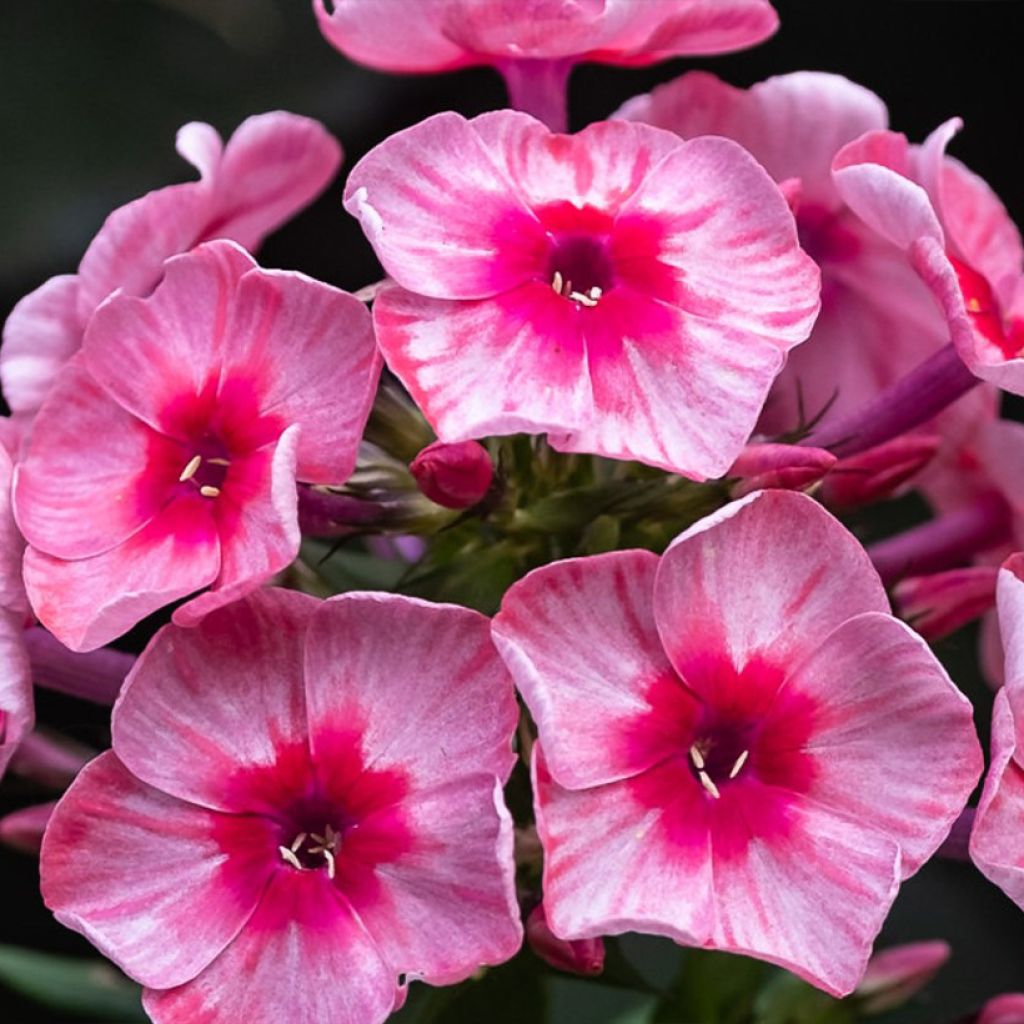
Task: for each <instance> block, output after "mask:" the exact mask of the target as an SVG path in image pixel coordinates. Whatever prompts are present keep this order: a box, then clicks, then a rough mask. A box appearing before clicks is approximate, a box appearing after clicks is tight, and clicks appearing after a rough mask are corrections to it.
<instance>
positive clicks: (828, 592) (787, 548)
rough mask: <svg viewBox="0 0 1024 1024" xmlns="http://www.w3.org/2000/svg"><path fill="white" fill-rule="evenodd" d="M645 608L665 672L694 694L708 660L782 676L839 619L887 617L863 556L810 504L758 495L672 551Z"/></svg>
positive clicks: (789, 496) (706, 523)
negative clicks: (667, 662)
mask: <svg viewBox="0 0 1024 1024" xmlns="http://www.w3.org/2000/svg"><path fill="white" fill-rule="evenodd" d="M654 608H655V618H656V620H657V623H658V630H659V632H660V634H661V638H662V642H663V643H664V645H665V649H666V651H668V654H669V657H670V658H671V659H672V664H673V665H674V666H675V668H676V670H677V671H678V672H679V673H680V675H681V676H682V677H683V678H684V679H686V681H687V683H688V685H689V686H690V687H691V688H697V687H699V686H700V679H701V676H702V671H701V669H702V667H703V666H704V665H705V663H706V658H707V657H708V655H709V654H710V653H711V652H715V653H716V654H724V655H725V656H727V657H728V658H729V659H730V660H731V663H732V665H733V666H734V667H735V668H736V669H742V668H743V667H744V666H745V665H747V664H748V663H751V662H757V661H766V662H768V663H770V664H771V665H774V666H776V667H778V668H783V667H785V666H787V665H789V664H791V663H792V662H793V661H794V660H795V659H796V658H798V657H800V656H802V655H805V654H808V653H810V652H811V651H813V650H815V649H816V648H817V647H818V645H819V644H820V643H821V642H822V641H823V640H824V639H825V637H827V636H828V634H829V633H831V632H832V630H833V629H835V628H836V627H837V626H839V625H841V624H842V623H843V622H845V621H846V620H847V619H849V618H851V617H852V616H854V615H858V614H860V613H862V612H870V611H874V612H882V613H887V612H888V611H889V603H888V601H887V599H886V596H885V590H884V588H883V586H882V583H881V581H880V580H879V578H878V574H877V573H876V572H875V570H874V568H873V566H872V565H871V561H870V559H869V558H868V556H867V554H866V553H865V551H864V549H863V548H862V547H861V545H860V544H859V543H858V542H857V541H856V540H855V539H854V538H853V536H852V535H851V534H849V533H847V532H846V531H845V530H843V529H842V528H841V527H840V526H839V524H838V523H837V521H836V520H835V519H834V518H833V517H832V516H831V515H829V513H828V512H826V511H825V510H824V509H823V508H821V506H820V505H818V504H817V502H815V501H814V500H813V499H811V498H808V497H806V496H805V495H803V494H796V493H792V492H785V491H763V492H760V493H758V494H753V495H751V496H749V497H747V498H744V499H742V500H741V501H737V502H733V504H731V505H728V506H726V507H725V508H724V509H722V510H721V511H719V512H715V513H713V514H712V515H710V516H708V517H706V518H705V519H702V520H701V521H700V522H699V523H697V524H696V525H695V526H693V527H691V528H690V529H689V530H687V531H686V532H685V533H683V534H682V535H681V536H680V537H678V538H677V539H676V540H675V541H674V542H673V543H672V545H671V546H670V547H669V549H668V551H666V553H665V555H664V556H663V558H662V561H661V565H660V566H659V569H658V576H657V582H656V584H655V598H654ZM691 667H695V668H697V669H698V671H696V672H694V671H691ZM779 681H780V682H781V679H780V680H779Z"/></svg>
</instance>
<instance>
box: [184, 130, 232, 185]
mask: <svg viewBox="0 0 1024 1024" xmlns="http://www.w3.org/2000/svg"><path fill="white" fill-rule="evenodd" d="M174 148H175V149H176V150H177V151H178V155H179V156H180V157H182V159H184V160H187V161H188V162H189V163H190V164H191V165H192V166H193V167H194V168H195V169H196V170H197V171H198V172H199V177H200V178H202V179H204V180H209V179H212V178H213V177H214V176H215V174H216V173H217V168H218V166H219V165H220V161H221V157H222V156H223V153H224V141H223V139H221V137H220V133H219V132H218V131H217V129H216V128H214V127H213V125H210V124H206V122H204V121H189V123H188V124H183V125H182V126H181V127H180V128H179V129H178V134H177V135H176V136H175V137H174Z"/></svg>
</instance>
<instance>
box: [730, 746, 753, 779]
mask: <svg viewBox="0 0 1024 1024" xmlns="http://www.w3.org/2000/svg"><path fill="white" fill-rule="evenodd" d="M748 757H750V751H749V750H744V751H743V753H742V754H740V756H739V757H737V758H736V763H735V764H734V765H733V766H732V769H731V770H730V772H729V778H730V779H735V778H736V776H737V775H739V773H740V770H741V769H742V768H743V766H744V765H745V764H746V763H747V758H748Z"/></svg>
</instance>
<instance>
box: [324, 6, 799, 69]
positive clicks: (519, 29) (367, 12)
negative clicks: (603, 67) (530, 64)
mask: <svg viewBox="0 0 1024 1024" xmlns="http://www.w3.org/2000/svg"><path fill="white" fill-rule="evenodd" d="M313 9H314V11H315V12H316V17H317V21H318V22H319V24H320V30H321V31H322V32H323V34H324V36H325V37H326V38H327V40H328V41H329V42H330V43H331V44H332V45H333V46H335V47H337V48H338V49H339V50H340V51H341V52H342V53H344V54H345V55H346V56H347V57H349V58H351V59H352V60H354V61H358V62H359V63H361V64H368V65H369V66H370V67H375V68H381V69H382V70H385V71H397V72H420V73H422V72H435V71H452V70H455V69H457V68H463V67H470V66H472V65H476V64H495V65H499V66H500V65H502V64H504V63H507V62H510V61H531V60H567V61H571V62H576V61H597V62H600V63H603V64H626V65H634V66H639V65H644V64H652V63H655V62H657V61H662V60H666V59H668V58H670V57H678V56H682V55H685V54H714V53H725V52H728V51H730V50H740V49H743V48H745V47H747V46H753V45H754V44H755V43H759V42H761V41H762V40H763V39H766V38H767V37H768V36H770V35H771V34H772V33H773V32H774V31H775V30H776V28H778V23H779V20H778V15H777V14H776V13H775V11H774V9H773V8H772V5H771V4H770V3H769V2H768V0H643V2H641V3H637V2H636V0H416V2H415V3H408V2H407V0H313Z"/></svg>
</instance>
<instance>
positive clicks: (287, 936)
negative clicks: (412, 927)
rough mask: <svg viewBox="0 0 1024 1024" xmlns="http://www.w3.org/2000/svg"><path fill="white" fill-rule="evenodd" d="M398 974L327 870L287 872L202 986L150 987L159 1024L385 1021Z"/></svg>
mask: <svg viewBox="0 0 1024 1024" xmlns="http://www.w3.org/2000/svg"><path fill="white" fill-rule="evenodd" d="M397 989H398V978H397V972H395V971H392V970H391V969H390V968H389V967H388V965H387V964H385V963H384V962H383V960H382V959H381V956H380V953H379V951H378V950H377V947H376V946H375V945H374V942H373V940H372V939H371V937H370V936H369V935H368V934H367V933H366V930H365V929H364V928H363V926H362V924H361V923H360V922H359V920H358V918H356V917H355V916H354V915H353V913H352V911H351V910H350V909H349V908H348V906H347V905H346V904H345V903H344V901H343V900H342V899H341V898H340V897H339V896H338V895H337V894H336V893H335V890H334V888H333V886H331V885H330V884H329V883H327V881H326V877H325V875H324V873H323V872H322V871H295V870H293V869H291V868H289V867H287V865H286V866H285V867H284V868H281V869H278V870H277V871H276V872H275V873H274V874H273V876H272V877H271V880H270V884H269V885H268V886H267V889H266V891H265V892H264V894H263V898H262V899H261V901H260V905H259V907H258V908H257V910H256V912H255V913H254V914H253V915H252V917H251V918H250V919H249V922H248V923H247V924H246V925H245V927H244V928H243V929H242V930H241V932H240V933H239V934H238V935H237V937H236V938H235V939H234V941H233V942H231V943H230V945H229V946H228V947H227V949H225V950H224V952H223V953H221V955H220V956H218V957H217V959H216V960H215V961H214V962H213V963H212V964H211V965H210V966H209V967H207V969H206V970H205V971H203V972H202V973H201V974H200V975H199V976H198V977H197V978H195V980H194V981H190V982H189V983H188V984H185V985H181V986H179V987H178V988H173V989H169V990H165V991H158V990H155V989H147V990H146V992H145V993H144V995H143V1005H144V1007H145V1010H146V1013H147V1014H149V1016H150V1018H151V1019H152V1020H153V1022H154V1024H237V1022H238V1021H243V1020H244V1021H245V1022H246V1024H282V1022H283V1021H288V1022H289V1024H319V1022H322V1021H324V1022H325V1021H330V1022H331V1024H383V1021H384V1020H385V1019H386V1018H387V1017H388V1016H389V1015H390V1014H391V1012H392V1010H393V1009H394V1008H395V1003H396V998H397Z"/></svg>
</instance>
